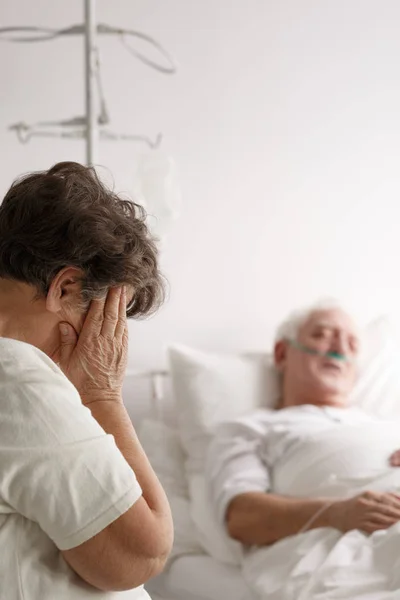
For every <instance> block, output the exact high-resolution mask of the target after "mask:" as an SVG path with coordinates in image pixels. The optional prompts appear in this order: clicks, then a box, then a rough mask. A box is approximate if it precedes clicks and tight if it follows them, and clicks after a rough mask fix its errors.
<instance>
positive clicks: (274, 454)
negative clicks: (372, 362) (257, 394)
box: [207, 306, 400, 546]
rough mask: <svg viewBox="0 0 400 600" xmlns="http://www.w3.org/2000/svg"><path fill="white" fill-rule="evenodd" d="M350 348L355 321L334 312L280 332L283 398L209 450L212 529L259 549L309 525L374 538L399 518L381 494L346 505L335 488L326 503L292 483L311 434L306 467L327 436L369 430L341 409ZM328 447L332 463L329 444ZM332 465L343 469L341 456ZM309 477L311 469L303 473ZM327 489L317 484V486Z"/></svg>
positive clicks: (351, 377)
mask: <svg viewBox="0 0 400 600" xmlns="http://www.w3.org/2000/svg"><path fill="white" fill-rule="evenodd" d="M359 344H360V341H359V334H358V330H357V327H356V325H355V323H354V322H353V320H352V319H351V318H350V316H349V315H348V314H346V313H345V312H344V311H343V310H342V309H341V308H339V307H337V306H325V307H317V308H316V309H311V310H309V311H306V312H303V313H299V314H297V315H295V316H294V317H293V318H292V319H289V320H288V321H287V322H286V323H284V324H283V326H282V327H281V328H280V329H279V331H278V335H277V338H276V344H275V350H274V356H275V364H276V367H277V369H278V370H279V372H280V374H281V383H282V388H281V389H282V393H281V397H280V400H279V403H278V406H277V408H276V410H275V411H269V410H259V411H257V412H256V413H254V414H251V415H247V416H245V417H243V418H240V419H237V420H236V421H234V422H231V423H226V424H223V426H222V427H221V428H220V430H219V432H218V435H217V436H216V437H215V440H214V442H213V444H212V446H211V448H210V454H209V460H208V469H207V471H208V473H207V476H208V486H209V490H210V496H211V498H212V502H213V505H214V508H215V510H216V513H217V515H218V518H219V520H220V522H221V523H224V526H225V527H226V529H227V531H228V533H229V535H230V536H231V537H232V538H234V539H235V540H238V541H240V542H242V543H243V544H245V545H249V546H266V545H269V544H272V543H273V542H276V541H278V540H281V539H283V538H286V537H288V536H292V535H294V534H296V533H298V532H300V531H305V530H308V529H313V528H318V527H333V528H335V529H337V530H339V531H341V532H347V531H351V530H355V529H358V530H361V531H364V532H366V533H373V532H375V531H377V530H382V529H387V528H389V527H390V526H391V525H393V524H394V523H396V522H397V521H399V520H400V499H399V497H398V496H397V495H395V494H393V493H390V491H386V490H383V491H382V490H380V491H377V490H376V489H375V491H369V490H368V491H366V490H363V491H362V492H361V493H358V494H356V495H354V494H353V496H352V497H350V498H349V497H348V494H346V493H345V492H346V490H344V492H343V496H342V497H339V498H334V499H332V496H329V497H328V498H327V497H324V495H323V494H321V497H319V496H318V493H316V490H317V491H318V488H316V489H313V490H311V488H310V489H307V485H310V484H309V483H304V484H303V483H302V482H303V480H304V478H302V477H301V476H299V477H297V480H296V471H297V468H298V467H297V462H296V461H297V456H298V455H297V454H296V453H297V452H298V451H299V450H300V449H301V448H302V446H304V445H305V443H309V440H310V439H312V436H313V435H315V434H318V435H319V436H320V437H319V442H318V444H320V446H318V445H314V446H312V452H310V453H309V455H308V456H309V460H310V462H312V461H315V458H316V456H315V454H318V448H319V447H322V446H321V443H323V437H324V436H325V435H326V436H327V437H329V435H331V432H332V430H333V431H337V428H344V427H345V426H346V425H347V426H361V429H360V431H361V430H362V428H363V427H364V424H365V427H368V425H369V424H370V425H371V424H373V423H375V422H376V419H374V418H373V417H372V416H369V415H367V414H366V413H364V412H363V411H361V410H360V409H357V408H355V407H352V406H349V394H350V392H351V390H352V388H353V386H354V383H355V381H356V377H357V356H358V352H359ZM371 426H372V425H371ZM342 431H344V429H342ZM347 431H348V429H347ZM355 431H356V432H357V431H358V430H357V429H356V430H355ZM321 436H322V437H321ZM364 437H365V436H364ZM335 443H336V447H335V448H334V452H336V455H337V454H338V447H337V445H338V441H337V439H336V442H335ZM339 444H340V439H339ZM339 450H340V448H339ZM394 450H395V448H393V447H392V448H391V452H390V453H389V454H388V456H387V458H384V462H385V464H386V463H387V466H388V468H390V465H389V457H390V455H391V464H392V466H395V465H396V463H398V454H397V453H395V454H392V452H393V451H394ZM334 452H332V453H331V455H333V454H334ZM385 456H386V455H385ZM338 460H340V461H341V463H339V467H340V466H341V465H343V464H344V468H345V466H346V465H345V462H346V460H347V459H346V457H343V456H340V457H339V459H338ZM289 462H290V464H291V470H292V471H291V472H292V473H293V472H294V475H291V476H290V477H291V482H290V484H289V483H288V481H287V469H286V471H285V474H284V476H283V475H282V474H281V472H282V466H286V465H287V464H288V463H289ZM312 469H313V465H312V464H308V465H306V467H305V470H306V471H311V470H312ZM303 473H304V471H303ZM330 476H331V477H334V476H335V474H334V473H333V474H332V473H331V474H330ZM285 477H286V479H285ZM294 480H296V485H293V481H294ZM328 488H329V486H327V484H326V482H325V485H324V486H321V489H324V491H326V489H328ZM293 489H294V490H296V492H297V496H296V495H295V494H292V493H291V490H293ZM308 492H309V493H308ZM336 493H337V492H336Z"/></svg>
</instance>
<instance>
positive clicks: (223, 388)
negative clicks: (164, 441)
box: [169, 345, 279, 473]
mask: <svg viewBox="0 0 400 600" xmlns="http://www.w3.org/2000/svg"><path fill="white" fill-rule="evenodd" d="M169 362H170V370H171V376H172V384H173V390H174V396H175V402H176V408H177V419H178V429H179V434H180V438H181V442H182V446H183V448H184V450H185V453H186V469H187V472H188V473H203V472H204V461H205V455H206V450H207V447H208V443H209V441H210V437H211V436H212V434H213V431H214V429H215V427H216V426H217V425H218V424H219V423H221V422H223V421H226V420H229V419H234V418H235V417H239V416H241V415H242V414H245V413H246V412H248V411H251V410H253V409H256V408H259V407H260V406H265V407H266V408H271V407H272V406H273V405H274V403H275V401H276V399H277V395H278V391H279V387H278V380H277V375H276V372H275V369H273V368H272V363H271V359H270V358H269V357H268V355H267V354H253V355H235V354H232V355H229V354H215V353H211V352H202V351H200V350H194V349H193V348H188V347H186V346H181V345H174V346H172V347H170V348H169Z"/></svg>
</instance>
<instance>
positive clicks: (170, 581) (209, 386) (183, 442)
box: [130, 319, 400, 600]
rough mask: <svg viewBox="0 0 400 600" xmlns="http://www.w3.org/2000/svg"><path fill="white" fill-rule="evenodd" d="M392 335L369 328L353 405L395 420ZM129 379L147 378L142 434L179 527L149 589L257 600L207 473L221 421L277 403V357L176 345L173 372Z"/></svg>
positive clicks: (398, 404)
mask: <svg viewBox="0 0 400 600" xmlns="http://www.w3.org/2000/svg"><path fill="white" fill-rule="evenodd" d="M392 331H393V329H392V327H391V325H390V323H388V322H387V321H386V320H385V319H381V320H378V321H376V322H374V323H372V324H371V325H369V326H368V328H367V330H366V339H367V343H366V351H365V353H364V356H363V360H362V365H361V366H362V369H361V371H362V372H361V376H360V378H359V382H358V384H357V386H356V389H355V392H354V394H353V398H352V401H353V402H355V403H358V404H360V405H361V407H362V408H364V409H365V410H367V411H371V412H374V413H376V414H379V415H380V416H383V417H390V418H391V419H393V418H396V420H397V419H399V418H400V400H399V399H400V368H399V365H400V354H399V341H398V338H396V339H395V338H394V337H393V335H392ZM130 375H131V376H132V375H133V376H134V377H135V378H139V379H142V380H144V379H146V380H147V382H148V384H149V385H150V388H151V393H150V397H151V407H150V410H149V411H148V414H147V415H146V418H145V419H144V420H143V421H142V423H141V425H140V426H139V428H138V434H139V438H140V439H141V442H142V444H143V446H144V449H145V451H146V453H147V455H148V457H149V459H150V462H151V463H152V465H153V468H154V469H155V471H156V473H157V475H158V476H159V478H160V480H161V483H162V484H163V487H164V489H165V491H166V493H167V495H168V497H169V501H170V504H171V508H172V512H173V517H174V525H175V544H174V549H173V552H172V555H171V558H170V560H169V562H168V564H167V567H166V569H165V570H164V572H163V573H162V574H161V575H160V576H159V577H157V578H155V579H154V580H152V581H150V582H149V583H148V584H147V586H146V588H147V589H148V591H149V593H150V594H151V596H152V597H153V598H154V600H214V599H215V600H217V599H218V600H220V599H221V598H229V600H256V596H255V592H254V591H252V590H251V589H250V587H249V586H248V585H247V584H246V582H245V580H244V577H243V576H242V570H241V568H240V566H239V564H240V561H239V560H238V555H237V554H236V555H235V552H236V550H237V548H231V547H230V546H229V543H230V542H228V543H227V542H226V539H228V536H226V534H225V533H224V535H222V534H221V532H218V526H217V525H216V522H215V521H213V515H212V514H211V513H212V511H211V509H210V506H209V503H208V499H207V496H206V492H205V486H204V477H203V478H202V475H201V471H202V461H203V459H204V455H205V454H206V449H207V446H208V443H209V440H210V437H211V435H212V430H213V428H214V427H215V426H216V425H217V424H218V423H219V422H221V421H223V420H226V419H231V418H235V417H236V416H239V415H241V414H243V413H244V412H246V411H249V410H252V409H255V408H258V407H260V406H262V407H263V408H272V406H271V405H270V406H268V405H265V399H266V398H269V399H272V400H273V399H275V398H276V397H277V393H278V387H277V386H278V381H277V379H276V374H275V375H274V371H273V369H271V357H269V356H268V355H262V354H251V355H250V354H246V355H217V354H212V353H204V352H200V351H196V350H193V349H188V348H184V347H174V348H172V349H170V351H169V370H168V371H165V370H160V371H157V370H156V371H150V372H147V371H146V372H142V373H130ZM172 379H173V386H172V385H171V380H172ZM224 538H226V539H224ZM232 543H233V544H236V543H235V542H232ZM238 546H239V544H238Z"/></svg>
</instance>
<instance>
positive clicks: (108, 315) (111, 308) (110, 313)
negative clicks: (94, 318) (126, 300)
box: [100, 287, 122, 338]
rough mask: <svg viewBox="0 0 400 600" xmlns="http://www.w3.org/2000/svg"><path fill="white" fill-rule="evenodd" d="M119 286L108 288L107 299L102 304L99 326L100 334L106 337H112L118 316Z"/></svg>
mask: <svg viewBox="0 0 400 600" xmlns="http://www.w3.org/2000/svg"><path fill="white" fill-rule="evenodd" d="M121 290H122V288H121V287H118V288H110V289H109V290H108V294H107V299H106V301H105V304H104V317H103V323H102V326H101V331H100V335H102V336H103V337H106V338H113V337H114V335H115V329H116V327H117V323H118V318H119V305H120V299H121V295H122V294H121Z"/></svg>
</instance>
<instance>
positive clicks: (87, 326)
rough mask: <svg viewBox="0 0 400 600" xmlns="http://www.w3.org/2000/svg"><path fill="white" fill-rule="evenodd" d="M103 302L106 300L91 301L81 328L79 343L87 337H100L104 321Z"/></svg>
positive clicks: (96, 299)
mask: <svg viewBox="0 0 400 600" xmlns="http://www.w3.org/2000/svg"><path fill="white" fill-rule="evenodd" d="M105 302H106V298H95V299H94V300H92V301H91V303H90V306H89V310H88V312H87V315H86V317H85V321H84V323H83V326H82V331H81V333H80V335H79V339H80V341H83V340H85V339H86V338H89V337H98V336H99V335H100V332H101V327H102V324H103V319H104V305H105Z"/></svg>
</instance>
